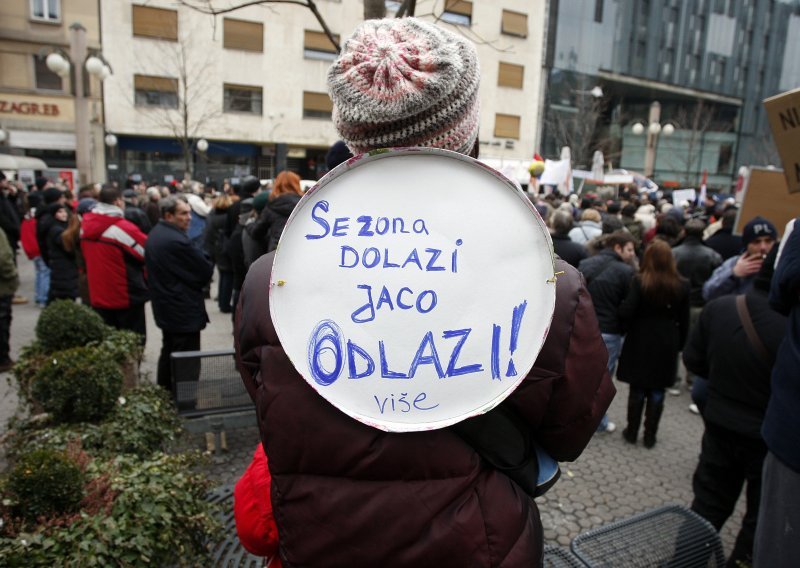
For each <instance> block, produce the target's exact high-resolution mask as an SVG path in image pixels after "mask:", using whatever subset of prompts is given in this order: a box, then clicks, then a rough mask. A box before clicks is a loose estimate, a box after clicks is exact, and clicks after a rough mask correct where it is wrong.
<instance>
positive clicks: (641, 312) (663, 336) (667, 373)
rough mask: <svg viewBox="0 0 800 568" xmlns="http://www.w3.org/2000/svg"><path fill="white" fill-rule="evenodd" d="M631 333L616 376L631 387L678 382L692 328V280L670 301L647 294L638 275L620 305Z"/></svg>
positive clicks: (627, 336) (620, 311)
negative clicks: (680, 361)
mask: <svg viewBox="0 0 800 568" xmlns="http://www.w3.org/2000/svg"><path fill="white" fill-rule="evenodd" d="M619 315H620V319H622V320H623V321H625V322H626V324H627V328H628V333H627V334H626V335H625V343H624V344H623V345H622V353H621V354H620V357H619V367H618V368H617V378H618V379H619V380H620V381H623V382H625V383H628V384H630V385H631V386H632V387H637V388H643V389H663V388H667V387H669V386H672V384H673V383H674V382H675V375H676V373H677V372H678V353H680V351H681V350H682V349H683V344H684V343H685V342H686V336H687V334H688V332H689V282H688V281H687V280H684V281H683V282H682V283H681V289H680V292H679V294H678V297H677V299H675V300H674V301H673V302H670V303H668V304H664V303H663V302H655V301H653V299H651V298H647V297H646V296H645V295H644V293H643V291H642V286H641V280H640V279H639V277H638V276H636V277H635V278H634V279H633V282H632V283H631V287H630V292H629V293H628V296H627V297H626V298H625V301H624V302H623V303H622V305H620V307H619Z"/></svg>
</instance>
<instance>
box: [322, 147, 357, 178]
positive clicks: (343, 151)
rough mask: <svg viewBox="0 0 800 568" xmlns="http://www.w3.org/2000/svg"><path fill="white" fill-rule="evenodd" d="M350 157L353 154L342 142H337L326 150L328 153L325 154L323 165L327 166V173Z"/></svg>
mask: <svg viewBox="0 0 800 568" xmlns="http://www.w3.org/2000/svg"><path fill="white" fill-rule="evenodd" d="M352 157H353V153H352V152H351V151H350V148H348V147H347V144H345V143H344V140H337V141H336V142H334V143H333V144H332V145H331V147H330V148H329V149H328V153H327V154H325V165H326V166H328V171H331V170H332V169H333V168H335V167H336V166H338V165H339V164H341V163H342V162H346V161H347V160H349V159H350V158H352Z"/></svg>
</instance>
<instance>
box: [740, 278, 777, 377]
mask: <svg viewBox="0 0 800 568" xmlns="http://www.w3.org/2000/svg"><path fill="white" fill-rule="evenodd" d="M736 311H737V312H738V313H739V319H740V320H741V321H742V325H743V326H744V331H745V333H746V334H747V339H748V340H749V341H750V345H751V346H752V347H753V349H755V350H756V353H758V356H759V357H760V358H761V360H762V361H764V363H766V364H767V365H769V366H772V357H770V355H769V351H767V348H766V347H765V346H764V343H763V342H762V341H761V338H760V337H758V333H757V332H756V328H755V327H754V326H753V320H752V319H751V318H750V311H749V310H748V309H747V301H746V300H745V297H744V295H743V294H740V295H739V296H736Z"/></svg>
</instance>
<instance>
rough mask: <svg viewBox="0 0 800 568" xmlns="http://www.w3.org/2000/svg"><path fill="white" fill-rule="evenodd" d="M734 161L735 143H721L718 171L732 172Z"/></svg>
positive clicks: (723, 172)
mask: <svg viewBox="0 0 800 568" xmlns="http://www.w3.org/2000/svg"><path fill="white" fill-rule="evenodd" d="M732 162H733V144H721V145H720V147H719V158H718V159H717V173H718V174H729V173H731V163H732Z"/></svg>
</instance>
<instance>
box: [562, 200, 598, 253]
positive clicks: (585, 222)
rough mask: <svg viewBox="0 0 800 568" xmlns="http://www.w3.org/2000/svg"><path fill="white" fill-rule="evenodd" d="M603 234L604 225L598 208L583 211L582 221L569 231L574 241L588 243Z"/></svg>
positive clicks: (581, 243)
mask: <svg viewBox="0 0 800 568" xmlns="http://www.w3.org/2000/svg"><path fill="white" fill-rule="evenodd" d="M602 234H603V225H602V218H601V216H600V212H599V211H597V210H596V209H586V210H585V211H584V212H583V213H581V220H580V222H579V223H578V224H577V225H576V226H575V227H574V228H573V229H572V230H571V231H570V232H569V238H570V239H572V242H575V243H578V244H579V245H584V246H585V245H586V244H587V243H588V242H589V241H591V240H592V239H594V238H595V237H599V236H600V235H602Z"/></svg>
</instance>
